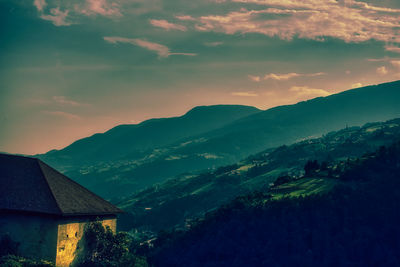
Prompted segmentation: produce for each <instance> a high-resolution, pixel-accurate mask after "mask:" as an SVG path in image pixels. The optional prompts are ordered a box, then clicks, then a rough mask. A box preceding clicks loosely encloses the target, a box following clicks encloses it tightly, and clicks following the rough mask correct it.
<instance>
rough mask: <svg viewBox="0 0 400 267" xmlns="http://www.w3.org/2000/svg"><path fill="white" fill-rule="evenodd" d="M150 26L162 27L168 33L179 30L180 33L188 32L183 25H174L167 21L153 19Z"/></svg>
mask: <svg viewBox="0 0 400 267" xmlns="http://www.w3.org/2000/svg"><path fill="white" fill-rule="evenodd" d="M150 24H151V25H153V26H155V27H160V28H163V29H165V30H167V31H169V30H178V31H183V32H184V31H186V30H187V29H186V27H185V26H183V25H179V24H174V23H170V22H168V21H166V20H165V19H161V20H157V19H151V20H150Z"/></svg>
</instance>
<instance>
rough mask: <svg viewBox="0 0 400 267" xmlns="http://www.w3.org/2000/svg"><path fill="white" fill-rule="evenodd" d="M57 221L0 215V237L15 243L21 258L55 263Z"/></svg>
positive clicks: (37, 217) (48, 218)
mask: <svg viewBox="0 0 400 267" xmlns="http://www.w3.org/2000/svg"><path fill="white" fill-rule="evenodd" d="M57 230H58V221H57V220H56V219H55V218H52V217H46V216H34V215H19V214H0V236H2V235H5V234H8V235H9V236H10V237H11V239H12V240H13V241H14V242H17V243H18V244H19V245H18V252H19V254H20V255H21V256H24V257H29V258H36V259H44V260H48V261H53V262H54V261H55V258H56V245H57Z"/></svg>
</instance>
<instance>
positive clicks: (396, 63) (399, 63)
mask: <svg viewBox="0 0 400 267" xmlns="http://www.w3.org/2000/svg"><path fill="white" fill-rule="evenodd" d="M390 64H392V66H393V67H395V68H400V60H391V61H390Z"/></svg>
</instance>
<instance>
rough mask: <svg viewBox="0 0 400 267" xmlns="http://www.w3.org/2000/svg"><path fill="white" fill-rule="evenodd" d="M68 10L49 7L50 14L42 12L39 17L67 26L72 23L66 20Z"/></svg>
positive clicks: (57, 24) (56, 24)
mask: <svg viewBox="0 0 400 267" xmlns="http://www.w3.org/2000/svg"><path fill="white" fill-rule="evenodd" d="M68 13H69V11H68V10H65V11H61V10H60V8H59V7H57V8H52V9H50V14H51V15H45V14H42V15H40V17H41V18H42V19H44V20H48V21H51V22H52V23H53V24H54V25H55V26H69V25H71V24H72V23H71V22H67V21H66V19H67V16H68Z"/></svg>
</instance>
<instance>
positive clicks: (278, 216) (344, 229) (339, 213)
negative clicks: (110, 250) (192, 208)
mask: <svg viewBox="0 0 400 267" xmlns="http://www.w3.org/2000/svg"><path fill="white" fill-rule="evenodd" d="M341 164H342V165H344V166H345V168H343V169H342V171H341V172H340V175H339V177H338V178H334V179H337V180H338V182H339V184H338V185H337V186H336V187H335V188H334V189H333V190H331V191H330V192H327V193H325V194H313V195H310V196H306V197H301V196H300V197H295V198H282V199H278V200H277V199H274V198H273V197H272V196H271V194H270V193H268V192H264V193H263V192H259V193H253V194H250V195H246V196H242V197H239V198H237V199H236V200H235V201H233V202H231V203H230V204H229V205H227V206H225V207H222V208H220V209H218V210H217V211H216V212H213V213H210V214H208V215H207V216H206V217H205V219H204V220H202V221H199V222H198V223H196V224H193V225H192V229H190V230H189V231H187V232H179V231H178V232H172V233H164V234H162V235H160V236H159V239H158V240H157V241H156V242H155V243H154V244H155V248H154V249H152V250H151V252H150V255H151V259H152V262H153V263H154V264H155V266H399V264H400V256H399V255H400V254H399V250H400V243H399V240H400V229H399V227H398V226H399V223H400V216H399V213H398V211H399V203H400V189H399V188H400V179H399V178H400V142H396V143H394V144H393V145H391V146H388V147H381V148H380V149H378V150H377V151H376V152H375V153H369V154H366V155H364V156H363V157H362V158H358V159H354V160H351V161H344V162H342V163H341ZM315 171H316V173H318V172H320V171H321V169H320V168H319V167H318V168H316V169H315ZM324 179H332V178H324Z"/></svg>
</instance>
